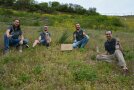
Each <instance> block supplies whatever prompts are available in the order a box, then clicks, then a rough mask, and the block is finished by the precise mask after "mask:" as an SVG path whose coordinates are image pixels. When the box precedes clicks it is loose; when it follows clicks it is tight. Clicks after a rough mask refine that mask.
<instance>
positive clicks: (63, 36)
mask: <svg viewBox="0 0 134 90" xmlns="http://www.w3.org/2000/svg"><path fill="white" fill-rule="evenodd" d="M69 36H70V35H69V32H68V31H64V32H63V33H62V35H61V37H60V39H59V43H66V40H67V39H68V37H69Z"/></svg>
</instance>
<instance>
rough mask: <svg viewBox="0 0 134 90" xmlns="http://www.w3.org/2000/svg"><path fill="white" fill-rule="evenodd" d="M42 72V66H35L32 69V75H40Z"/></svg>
mask: <svg viewBox="0 0 134 90" xmlns="http://www.w3.org/2000/svg"><path fill="white" fill-rule="evenodd" d="M42 70H43V68H42V66H40V65H37V66H35V67H34V69H33V73H34V74H36V75H37V74H40V73H41V72H42Z"/></svg>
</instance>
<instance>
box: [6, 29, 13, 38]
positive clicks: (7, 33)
mask: <svg viewBox="0 0 134 90" xmlns="http://www.w3.org/2000/svg"><path fill="white" fill-rule="evenodd" d="M6 35H7V37H12V35H10V29H7V31H6Z"/></svg>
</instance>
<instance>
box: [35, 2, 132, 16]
mask: <svg viewBox="0 0 134 90" xmlns="http://www.w3.org/2000/svg"><path fill="white" fill-rule="evenodd" d="M36 1H38V2H49V1H58V2H60V3H73V4H79V5H81V6H83V7H84V8H86V9H88V8H89V7H95V8H97V12H99V13H101V14H107V15H108V14H113V15H131V14H133V15H134V0H36Z"/></svg>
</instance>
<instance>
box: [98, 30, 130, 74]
mask: <svg viewBox="0 0 134 90" xmlns="http://www.w3.org/2000/svg"><path fill="white" fill-rule="evenodd" d="M105 35H106V38H107V41H106V42H105V44H104V47H105V51H106V52H105V53H103V54H99V55H97V57H96V59H97V60H104V61H107V62H112V60H113V59H117V60H118V65H119V66H121V68H122V69H123V71H124V73H125V74H126V72H127V71H128V68H127V65H126V62H125V59H124V56H123V53H122V47H121V44H120V42H119V40H117V39H115V38H113V37H112V31H106V32H105Z"/></svg>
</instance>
